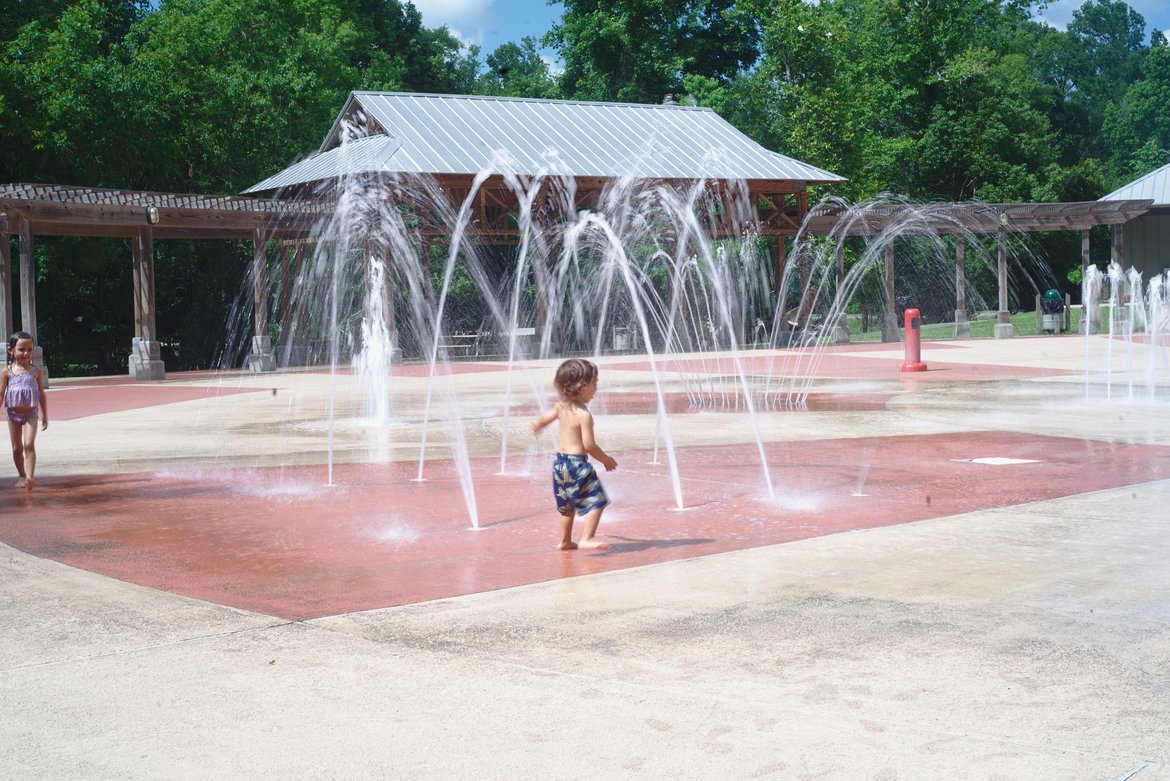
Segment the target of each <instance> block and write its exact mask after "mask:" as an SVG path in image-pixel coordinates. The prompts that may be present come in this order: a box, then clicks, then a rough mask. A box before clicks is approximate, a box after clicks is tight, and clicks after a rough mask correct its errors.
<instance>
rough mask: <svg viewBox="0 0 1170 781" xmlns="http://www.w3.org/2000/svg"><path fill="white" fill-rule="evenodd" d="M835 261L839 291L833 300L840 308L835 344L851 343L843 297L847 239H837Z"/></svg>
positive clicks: (836, 323)
mask: <svg viewBox="0 0 1170 781" xmlns="http://www.w3.org/2000/svg"><path fill="white" fill-rule="evenodd" d="M833 259H834V260H835V261H836V266H837V290H836V291H835V293H834V295H833V300H834V301H835V302H836V304H835V306H836V307H840V311H839V312H838V313H837V322H835V323H833V342H834V343H835V344H848V343H849V315H848V314H846V312H845V301H844V299H843V298H842V297H841V293H842V291H843V290H844V289H845V237H844V236H840V237H838V238H837V248H836V250H835V251H834V257H833Z"/></svg>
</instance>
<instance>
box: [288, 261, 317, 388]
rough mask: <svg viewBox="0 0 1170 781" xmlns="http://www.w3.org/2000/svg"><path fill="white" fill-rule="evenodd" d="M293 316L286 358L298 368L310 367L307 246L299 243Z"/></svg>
mask: <svg viewBox="0 0 1170 781" xmlns="http://www.w3.org/2000/svg"><path fill="white" fill-rule="evenodd" d="M293 268H294V271H293V278H292V280H290V281H291V282H292V284H291V285H290V286H289V287H290V288H291V290H292V300H293V304H292V309H293V312H292V315H291V319H290V320H289V326H288V328H289V330H288V342H287V343H288V345H290V346H289V347H287V348H286V353H285V354H286V357H287V358H288V360H290V361H292V362H294V363H295V364H296V365H298V366H303V365H308V364H309V363H310V360H311V358H312V356H311V355H310V349H309V341H308V340H309V338H310V335H309V321H308V320H307V317H308V314H309V300H308V297H307V296H306V295H305V244H304V242H297V245H296V247H295V248H294V249H293Z"/></svg>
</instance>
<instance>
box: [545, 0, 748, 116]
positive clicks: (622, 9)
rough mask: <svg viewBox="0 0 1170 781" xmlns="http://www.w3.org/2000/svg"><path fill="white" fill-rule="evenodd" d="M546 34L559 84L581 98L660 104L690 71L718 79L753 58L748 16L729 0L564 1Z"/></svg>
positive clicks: (568, 94)
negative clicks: (557, 58) (557, 63)
mask: <svg viewBox="0 0 1170 781" xmlns="http://www.w3.org/2000/svg"><path fill="white" fill-rule="evenodd" d="M564 6H565V11H564V15H563V16H562V18H561V21H560V23H559V24H557V25H555V26H554V27H553V29H552V30H551V31H550V32H549V33H548V35H546V36H545V39H544V41H545V43H546V45H550V46H553V47H554V48H555V49H556V50H557V51H558V52H559V53H560V55H561V58H562V60H563V61H564V72H563V74H562V77H561V89H562V90H563V92H564V94H565V95H567V96H572V97H575V98H580V99H585V100H609V101H622V102H631V103H659V102H661V101H662V99H663V96H664V95H667V94H675V95H677V94H678V93H680V92H681V91H682V88H683V79H684V77H685V76H687V75H689V74H697V75H700V76H709V77H711V78H714V79H717V80H719V81H721V82H724V81H727V80H729V79H731V78H732V77H734V76H735V75H736V74H737V73H738V72H739V71H740V69H742V68H745V67H749V66H751V65H752V64H753V63H754V61H755V59H756V55H757V50H756V41H757V32H756V25H755V22H754V19H753V18H752V16H751V15H750V13H747V12H745V9H743V8H742V7H741V5H740V4H739V3H736V2H734V0H703V1H702V2H698V1H696V0H608V1H606V0H564Z"/></svg>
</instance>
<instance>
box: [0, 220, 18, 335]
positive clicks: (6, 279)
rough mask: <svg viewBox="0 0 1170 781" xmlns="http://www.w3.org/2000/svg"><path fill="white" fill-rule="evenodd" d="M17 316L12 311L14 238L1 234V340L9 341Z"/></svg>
mask: <svg viewBox="0 0 1170 781" xmlns="http://www.w3.org/2000/svg"><path fill="white" fill-rule="evenodd" d="M15 316H16V313H15V312H14V311H12V237H11V236H9V235H8V234H7V233H0V329H3V334H2V335H0V338H2V339H5V340H7V339H8V337H9V336H10V335H11V334H12V332H13V331H15V330H16V329H15V328H13V327H12V323H13V318H14V317H15ZM5 343H7V341H6V342H5Z"/></svg>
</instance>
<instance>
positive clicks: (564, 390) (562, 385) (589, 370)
mask: <svg viewBox="0 0 1170 781" xmlns="http://www.w3.org/2000/svg"><path fill="white" fill-rule="evenodd" d="M596 378H597V364H595V363H594V362H593V361H587V360H585V359H584V358H570V359H569V360H567V361H565V362H564V363H562V364H561V365H560V366H559V367H558V368H557V376H556V379H555V380H554V381H553V383H554V384H555V385H556V386H557V390H558V391H559V392H560V393H561V395H562V396H564V397H565V398H568V399H573V398H576V397H577V394H578V393H580V392H581V389H582V388H584V387H585V386H586V385H588V384H589V383H591V382H593V380H595V379H596Z"/></svg>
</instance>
